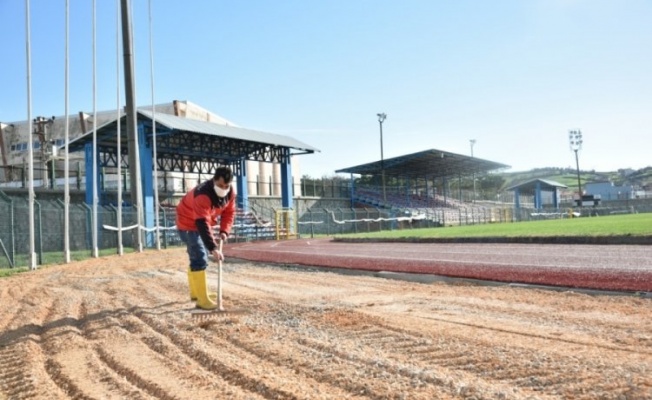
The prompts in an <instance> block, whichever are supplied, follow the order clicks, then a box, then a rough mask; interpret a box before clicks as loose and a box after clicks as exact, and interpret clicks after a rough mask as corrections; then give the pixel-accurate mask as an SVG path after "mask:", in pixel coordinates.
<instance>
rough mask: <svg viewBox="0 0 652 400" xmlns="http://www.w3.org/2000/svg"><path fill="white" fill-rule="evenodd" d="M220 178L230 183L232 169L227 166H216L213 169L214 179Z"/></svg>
mask: <svg viewBox="0 0 652 400" xmlns="http://www.w3.org/2000/svg"><path fill="white" fill-rule="evenodd" d="M220 178H222V179H223V180H224V183H231V181H232V180H233V171H231V168H229V167H217V169H216V170H215V175H213V179H214V180H218V179H220Z"/></svg>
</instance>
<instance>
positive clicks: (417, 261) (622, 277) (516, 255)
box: [225, 239, 652, 292]
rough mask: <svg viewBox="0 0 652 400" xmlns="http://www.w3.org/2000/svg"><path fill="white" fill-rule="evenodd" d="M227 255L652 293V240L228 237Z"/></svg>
mask: <svg viewBox="0 0 652 400" xmlns="http://www.w3.org/2000/svg"><path fill="white" fill-rule="evenodd" d="M225 254H226V256H227V257H234V258H239V259H243V260H249V261H258V262H269V263H281V264H298V265H305V266H316V267H330V268H345V269H359V270H367V271H391V272H407V273H419V274H433V275H442V276H447V277H456V278H467V279H482V280H490V281H498V282H509V283H525V284H537V285H551V286H566V287H573V288H582V289H599V290H616V291H633V292H652V246H637V245H551V244H492V243H477V244H476V243H447V244H441V243H343V242H333V241H331V240H330V239H299V240H288V241H279V242H275V241H263V242H249V243H234V244H228V245H227V246H226V247H225Z"/></svg>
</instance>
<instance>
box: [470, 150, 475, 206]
mask: <svg viewBox="0 0 652 400" xmlns="http://www.w3.org/2000/svg"><path fill="white" fill-rule="evenodd" d="M469 143H471V158H473V146H474V145H475V139H469ZM473 202H474V203H475V170H474V171H473Z"/></svg>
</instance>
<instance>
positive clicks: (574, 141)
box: [568, 129, 584, 206]
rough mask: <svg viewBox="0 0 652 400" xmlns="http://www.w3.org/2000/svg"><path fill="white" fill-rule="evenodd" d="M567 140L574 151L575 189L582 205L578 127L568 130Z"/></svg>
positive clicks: (580, 142)
mask: <svg viewBox="0 0 652 400" xmlns="http://www.w3.org/2000/svg"><path fill="white" fill-rule="evenodd" d="M568 140H569V143H570V148H571V150H572V151H574V152H575V165H576V167H577V190H578V192H579V198H580V201H579V205H580V206H581V205H582V181H581V180H580V160H579V156H578V152H579V151H580V150H581V149H582V143H583V142H584V141H583V140H582V131H580V130H579V129H578V130H576V131H570V132H569V133H568Z"/></svg>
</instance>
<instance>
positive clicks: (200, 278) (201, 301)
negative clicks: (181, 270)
mask: <svg viewBox="0 0 652 400" xmlns="http://www.w3.org/2000/svg"><path fill="white" fill-rule="evenodd" d="M190 276H191V281H192V286H193V288H194V289H195V293H196V294H197V303H196V304H197V307H198V308H201V309H203V310H214V309H216V308H217V304H216V303H215V302H214V301H213V300H211V298H210V297H209V296H208V284H207V282H206V270H203V271H192V272H190Z"/></svg>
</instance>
